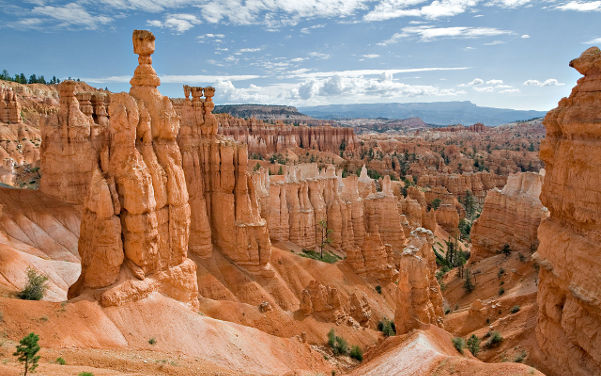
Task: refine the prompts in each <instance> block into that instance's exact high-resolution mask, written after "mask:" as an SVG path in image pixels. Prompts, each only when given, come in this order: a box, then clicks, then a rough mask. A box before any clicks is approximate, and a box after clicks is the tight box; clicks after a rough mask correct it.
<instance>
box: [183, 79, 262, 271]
mask: <svg viewBox="0 0 601 376" xmlns="http://www.w3.org/2000/svg"><path fill="white" fill-rule="evenodd" d="M214 93H215V89H214V88H212V87H205V88H202V87H189V86H184V94H185V99H184V101H183V102H176V109H177V111H178V112H179V114H180V116H181V118H182V130H181V132H180V135H179V145H180V148H181V150H182V158H183V168H184V172H185V176H186V183H187V186H188V191H189V192H193V193H192V195H191V198H190V203H191V208H192V218H193V221H192V229H191V239H190V251H191V252H194V253H196V254H198V255H199V256H200V257H202V258H207V257H209V256H210V255H211V252H212V245H215V246H217V247H218V248H219V249H220V250H221V252H223V253H224V254H225V255H226V256H227V257H228V258H229V259H231V260H232V261H233V262H235V263H236V264H237V265H239V266H242V267H244V268H246V269H247V270H249V271H251V272H260V273H267V275H269V274H271V272H270V266H269V260H270V257H271V242H270V239H269V233H268V227H267V223H266V221H265V219H263V218H262V217H261V215H260V209H259V202H258V198H257V195H256V192H255V190H254V185H253V184H252V178H251V177H250V175H249V174H248V171H247V169H248V150H247V147H246V145H243V144H239V143H236V142H232V141H231V140H228V139H225V138H223V137H221V136H219V135H217V131H218V125H217V124H218V123H217V119H216V117H215V115H214V114H213V113H212V111H213V108H214V104H213V100H212V97H213V95H214ZM190 94H191V95H192V99H191V100H190V98H189V96H190ZM203 95H204V98H203Z"/></svg>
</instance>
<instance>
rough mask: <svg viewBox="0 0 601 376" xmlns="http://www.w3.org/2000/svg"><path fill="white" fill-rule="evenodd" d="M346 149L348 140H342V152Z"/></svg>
mask: <svg viewBox="0 0 601 376" xmlns="http://www.w3.org/2000/svg"><path fill="white" fill-rule="evenodd" d="M345 150H346V141H344V140H342V142H341V143H340V152H343V151H345Z"/></svg>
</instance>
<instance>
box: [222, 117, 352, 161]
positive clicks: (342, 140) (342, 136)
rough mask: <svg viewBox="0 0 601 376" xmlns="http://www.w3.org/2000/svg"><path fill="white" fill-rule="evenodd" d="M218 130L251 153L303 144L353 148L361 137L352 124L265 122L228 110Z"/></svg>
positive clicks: (331, 148)
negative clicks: (309, 124)
mask: <svg viewBox="0 0 601 376" xmlns="http://www.w3.org/2000/svg"><path fill="white" fill-rule="evenodd" d="M217 119H218V122H219V134H222V135H224V136H229V137H232V138H233V139H234V140H236V141H238V142H241V143H245V144H247V145H248V152H249V153H257V154H262V155H265V154H273V153H281V152H283V151H285V150H287V149H289V148H294V147H300V148H306V149H314V150H319V151H329V152H331V153H335V154H338V153H339V152H340V151H345V150H354V149H355V147H356V145H357V143H358V140H357V136H355V132H354V131H353V129H352V128H347V127H332V126H314V127H308V126H306V125H301V126H297V127H295V126H293V125H288V124H284V123H281V122H276V123H275V124H269V123H265V122H263V121H262V120H257V119H249V120H245V119H240V118H236V117H233V116H231V115H228V114H218V115H217Z"/></svg>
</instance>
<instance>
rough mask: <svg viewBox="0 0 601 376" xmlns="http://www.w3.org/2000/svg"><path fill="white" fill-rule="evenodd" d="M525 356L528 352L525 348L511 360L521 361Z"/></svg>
mask: <svg viewBox="0 0 601 376" xmlns="http://www.w3.org/2000/svg"><path fill="white" fill-rule="evenodd" d="M527 356H528V353H527V352H526V351H525V350H522V352H520V353H519V354H518V355H517V356H516V357H515V359H514V360H513V361H514V362H516V363H522V362H523V361H524V359H526V357H527Z"/></svg>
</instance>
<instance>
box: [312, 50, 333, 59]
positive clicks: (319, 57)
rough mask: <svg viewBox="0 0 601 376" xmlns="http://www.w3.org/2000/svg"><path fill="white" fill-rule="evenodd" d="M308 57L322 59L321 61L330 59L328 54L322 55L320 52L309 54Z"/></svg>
mask: <svg viewBox="0 0 601 376" xmlns="http://www.w3.org/2000/svg"><path fill="white" fill-rule="evenodd" d="M309 56H310V57H314V58H316V59H323V60H327V59H329V58H330V55H329V54H324V53H322V52H310V53H309Z"/></svg>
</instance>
